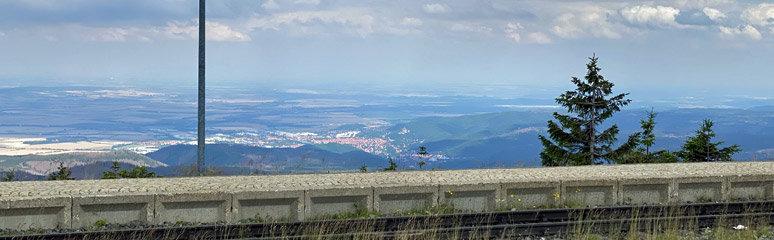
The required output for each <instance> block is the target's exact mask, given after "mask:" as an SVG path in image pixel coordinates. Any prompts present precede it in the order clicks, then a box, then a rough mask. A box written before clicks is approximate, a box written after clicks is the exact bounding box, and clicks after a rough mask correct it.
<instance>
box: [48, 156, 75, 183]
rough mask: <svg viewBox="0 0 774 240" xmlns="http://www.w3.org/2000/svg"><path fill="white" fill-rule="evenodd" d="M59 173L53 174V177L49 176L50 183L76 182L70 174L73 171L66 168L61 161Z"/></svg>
mask: <svg viewBox="0 0 774 240" xmlns="http://www.w3.org/2000/svg"><path fill="white" fill-rule="evenodd" d="M57 169H58V170H59V171H57V172H54V173H51V175H48V178H47V179H48V180H49V181H56V180H75V178H71V177H70V174H72V171H70V168H68V167H66V166H65V165H64V163H63V162H61V161H59V167H57Z"/></svg>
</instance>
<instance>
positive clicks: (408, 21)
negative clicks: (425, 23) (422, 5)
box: [400, 17, 422, 26]
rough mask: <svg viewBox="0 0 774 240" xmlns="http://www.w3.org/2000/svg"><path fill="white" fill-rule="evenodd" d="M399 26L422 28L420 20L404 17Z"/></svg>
mask: <svg viewBox="0 0 774 240" xmlns="http://www.w3.org/2000/svg"><path fill="white" fill-rule="evenodd" d="M400 25H403V26H422V19H419V18H410V17H406V18H403V21H401V22H400Z"/></svg>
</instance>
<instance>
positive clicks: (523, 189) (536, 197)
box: [498, 180, 562, 209]
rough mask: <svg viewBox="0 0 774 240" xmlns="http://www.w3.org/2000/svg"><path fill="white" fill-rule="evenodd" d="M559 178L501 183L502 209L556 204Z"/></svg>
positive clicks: (559, 192)
mask: <svg viewBox="0 0 774 240" xmlns="http://www.w3.org/2000/svg"><path fill="white" fill-rule="evenodd" d="M561 192H562V190H561V184H560V182H559V180H553V181H544V182H511V183H503V184H502V195H501V196H500V199H498V200H500V202H501V204H500V205H501V206H500V208H503V209H513V208H515V209H533V208H538V207H540V208H542V207H553V206H558V205H559V204H560V203H561V201H560V199H561V198H560V197H561V195H560V194H561Z"/></svg>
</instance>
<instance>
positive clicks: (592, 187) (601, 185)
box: [561, 179, 618, 206]
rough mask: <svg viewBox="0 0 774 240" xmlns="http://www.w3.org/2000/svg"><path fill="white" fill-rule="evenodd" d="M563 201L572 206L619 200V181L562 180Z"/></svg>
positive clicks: (601, 204) (614, 202) (602, 203)
mask: <svg viewBox="0 0 774 240" xmlns="http://www.w3.org/2000/svg"><path fill="white" fill-rule="evenodd" d="M561 198H562V202H563V203H564V204H566V205H570V206H587V205H588V206H605V205H613V204H616V203H617V202H618V182H617V181H616V180H612V179H599V180H569V181H562V196H561Z"/></svg>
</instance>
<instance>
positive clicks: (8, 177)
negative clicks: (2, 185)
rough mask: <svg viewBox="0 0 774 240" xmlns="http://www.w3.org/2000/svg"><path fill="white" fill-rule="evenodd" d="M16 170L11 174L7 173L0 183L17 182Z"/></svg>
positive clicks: (12, 170)
mask: <svg viewBox="0 0 774 240" xmlns="http://www.w3.org/2000/svg"><path fill="white" fill-rule="evenodd" d="M15 172H16V169H11V171H10V172H8V173H6V174H5V176H4V177H2V178H0V182H13V181H14V180H16V173H15Z"/></svg>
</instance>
